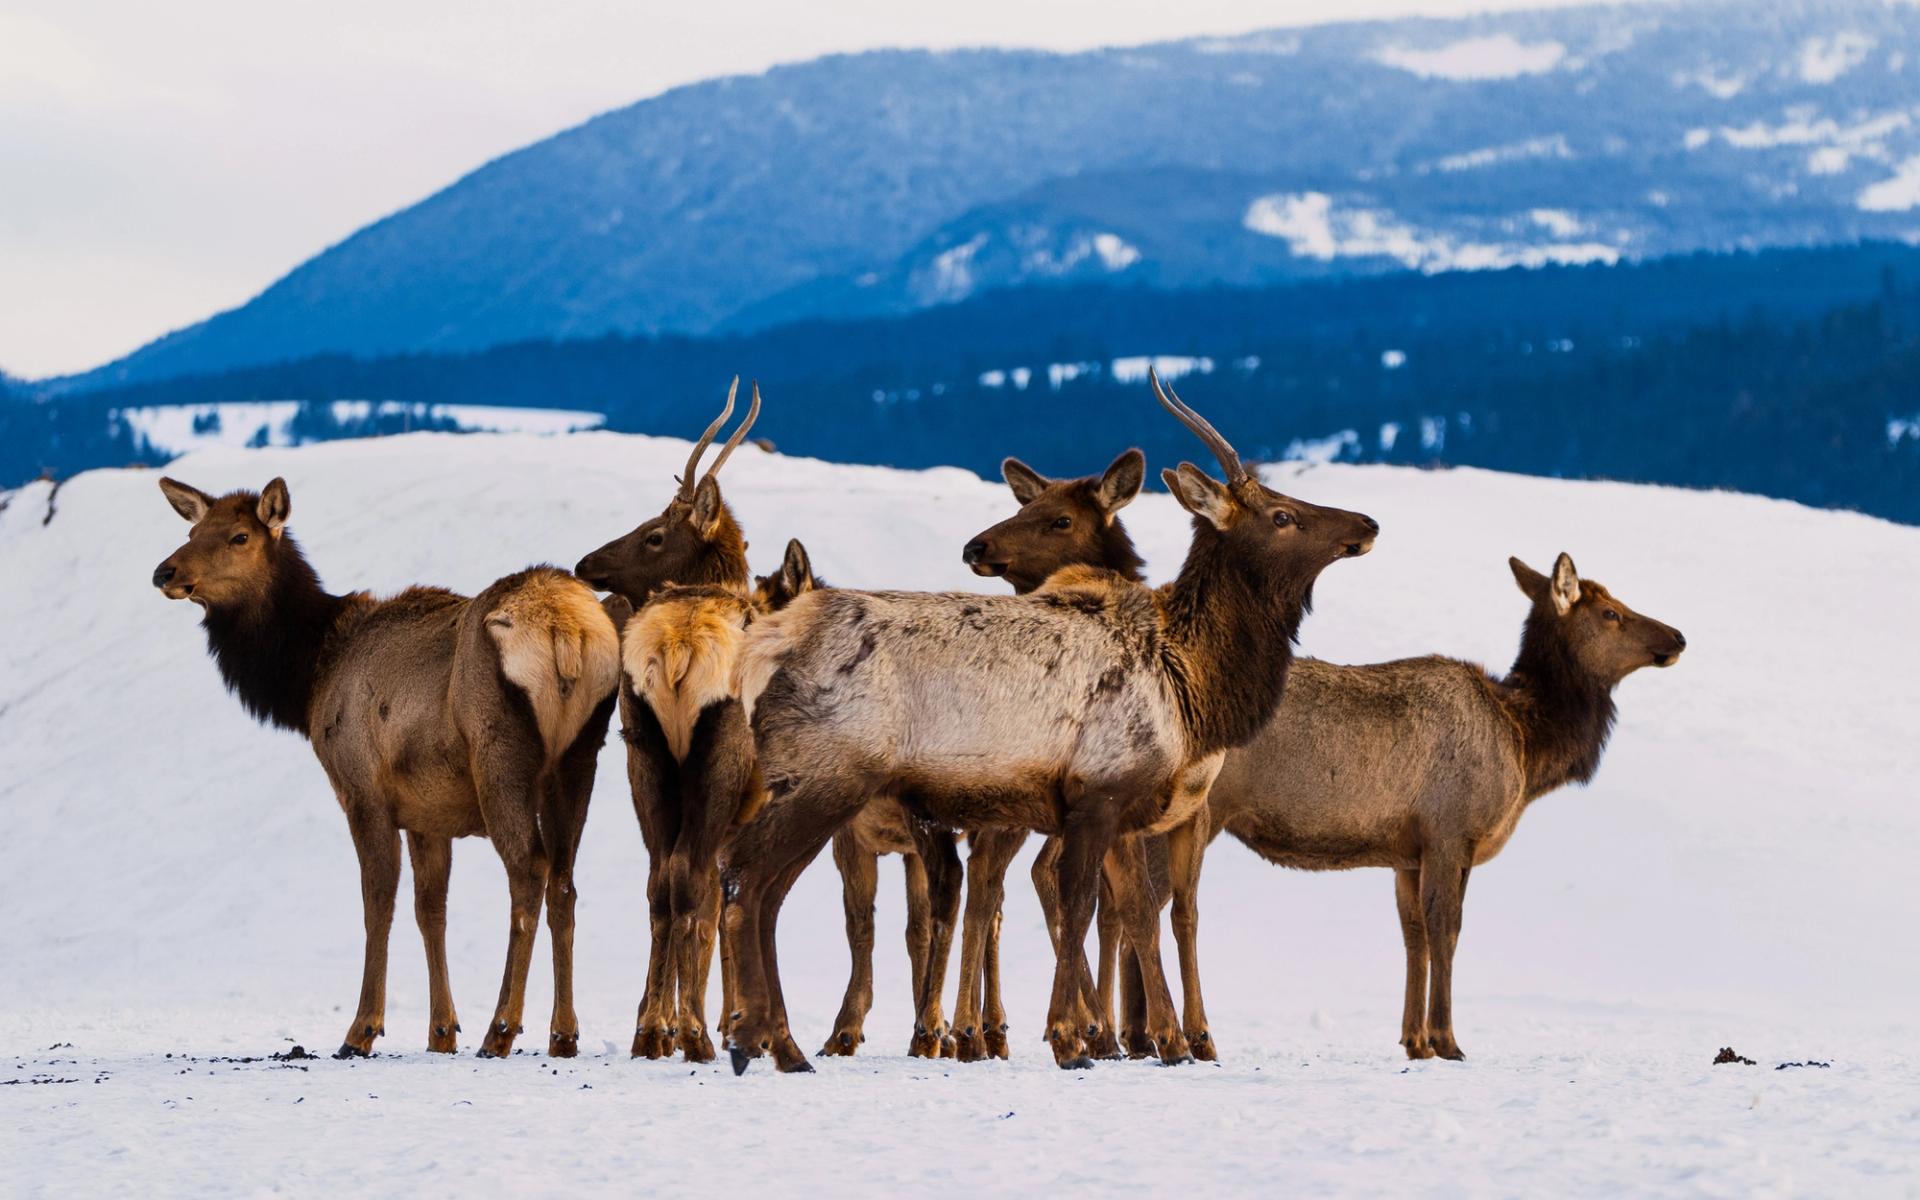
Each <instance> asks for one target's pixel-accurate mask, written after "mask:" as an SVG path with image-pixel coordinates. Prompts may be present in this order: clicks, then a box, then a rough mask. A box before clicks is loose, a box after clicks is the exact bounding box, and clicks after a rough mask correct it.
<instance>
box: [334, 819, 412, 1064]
mask: <svg viewBox="0 0 1920 1200" xmlns="http://www.w3.org/2000/svg"><path fill="white" fill-rule="evenodd" d="M346 809H347V827H348V829H350V830H351V831H352V833H353V849H354V853H356V854H358V855H359V856H360V906H361V910H362V915H363V916H364V918H365V922H366V933H367V944H366V955H365V958H364V959H363V960H362V962H361V967H360V1006H359V1008H358V1009H356V1010H355V1011H354V1014H353V1024H352V1025H349V1026H348V1027H347V1036H346V1038H345V1039H344V1040H343V1041H342V1042H341V1043H340V1049H339V1050H337V1051H335V1052H334V1055H333V1056H334V1057H335V1058H356V1057H358V1058H365V1057H366V1056H367V1055H369V1054H371V1053H372V1052H373V1039H375V1038H377V1037H379V1036H380V1035H381V1034H383V1033H385V1032H386V1031H387V935H388V934H389V933H390V932H391V931H392V929H393V897H394V893H395V892H397V891H398V890H399V888H400V832H399V830H397V829H395V828H394V826H393V820H392V818H390V817H389V816H388V815H387V812H386V810H385V809H384V808H381V807H379V806H378V805H375V804H370V803H362V802H355V801H352V800H348V801H347V802H346Z"/></svg>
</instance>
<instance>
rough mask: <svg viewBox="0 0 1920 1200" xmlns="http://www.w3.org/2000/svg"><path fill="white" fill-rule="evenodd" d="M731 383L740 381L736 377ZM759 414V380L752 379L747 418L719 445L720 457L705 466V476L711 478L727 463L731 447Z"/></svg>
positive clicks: (736, 385) (731, 450) (745, 433)
mask: <svg viewBox="0 0 1920 1200" xmlns="http://www.w3.org/2000/svg"><path fill="white" fill-rule="evenodd" d="M733 383H734V386H735V387H738V386H739V385H740V381H739V379H737V378H736V379H735V380H734V381H733ZM727 407H728V408H729V409H731V408H732V407H733V406H732V404H731V403H729V404H728V406H727ZM759 416H760V381H759V380H758V379H756V380H754V381H753V403H751V404H749V405H747V419H746V420H744V421H742V422H740V428H738V429H736V430H734V431H733V436H732V437H730V438H728V439H727V444H726V445H724V446H722V447H720V457H719V458H716V459H714V460H713V465H712V466H710V467H708V468H707V478H709V479H711V478H713V477H714V476H715V475H718V474H719V473H720V468H721V467H724V466H726V465H727V456H728V455H730V454H732V453H733V448H734V447H735V446H738V445H739V444H740V442H741V439H743V438H745V437H746V436H747V430H749V429H752V428H753V423H754V421H756V420H758V419H759Z"/></svg>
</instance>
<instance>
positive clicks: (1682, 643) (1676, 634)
mask: <svg viewBox="0 0 1920 1200" xmlns="http://www.w3.org/2000/svg"><path fill="white" fill-rule="evenodd" d="M1673 644H1674V645H1676V646H1678V647H1680V648H1681V649H1682V650H1685V649H1686V648H1687V635H1686V634H1684V633H1681V632H1680V631H1679V630H1678V629H1676V630H1674V631H1673Z"/></svg>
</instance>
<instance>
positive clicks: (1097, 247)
mask: <svg viewBox="0 0 1920 1200" xmlns="http://www.w3.org/2000/svg"><path fill="white" fill-rule="evenodd" d="M1093 252H1094V253H1095V254H1097V255H1099V257H1100V265H1101V266H1103V267H1105V268H1106V269H1107V270H1109V271H1124V270H1126V269H1127V268H1128V267H1130V266H1132V265H1133V264H1134V263H1137V262H1139V261H1140V250H1139V248H1138V247H1136V246H1132V245H1129V244H1128V243H1127V241H1126V239H1124V238H1122V237H1121V236H1120V235H1119V234H1117V233H1096V234H1094V235H1093Z"/></svg>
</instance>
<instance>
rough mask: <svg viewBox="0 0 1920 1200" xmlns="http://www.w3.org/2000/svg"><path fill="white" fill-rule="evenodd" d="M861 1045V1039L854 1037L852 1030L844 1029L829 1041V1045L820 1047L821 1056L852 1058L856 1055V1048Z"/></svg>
mask: <svg viewBox="0 0 1920 1200" xmlns="http://www.w3.org/2000/svg"><path fill="white" fill-rule="evenodd" d="M859 1044H860V1039H859V1038H856V1037H855V1036H854V1034H853V1031H852V1030H848V1029H842V1030H841V1031H840V1032H839V1033H836V1034H834V1035H833V1036H832V1037H830V1038H828V1039H827V1044H826V1045H824V1046H822V1047H820V1054H821V1057H823V1058H837V1057H842V1056H844V1057H848V1058H851V1057H852V1056H853V1053H854V1048H855V1047H857V1046H858V1045H859Z"/></svg>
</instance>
